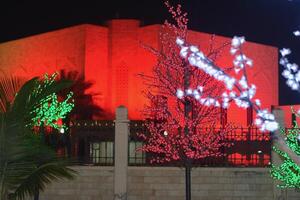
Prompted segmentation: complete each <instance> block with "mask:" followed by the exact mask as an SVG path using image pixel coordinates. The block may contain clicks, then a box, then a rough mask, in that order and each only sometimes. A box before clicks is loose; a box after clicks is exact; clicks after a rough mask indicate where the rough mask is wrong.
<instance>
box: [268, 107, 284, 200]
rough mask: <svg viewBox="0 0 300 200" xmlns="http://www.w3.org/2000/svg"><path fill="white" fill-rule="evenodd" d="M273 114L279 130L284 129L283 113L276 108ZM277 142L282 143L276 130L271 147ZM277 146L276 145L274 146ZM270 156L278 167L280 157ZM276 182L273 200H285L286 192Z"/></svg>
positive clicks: (273, 154) (273, 153)
mask: <svg viewBox="0 0 300 200" xmlns="http://www.w3.org/2000/svg"><path fill="white" fill-rule="evenodd" d="M272 112H273V114H274V116H275V119H276V121H277V122H278V123H279V126H280V128H284V112H283V110H281V109H280V108H276V109H274V110H273V111H272ZM278 141H280V142H282V138H281V137H280V131H279V130H277V131H276V132H275V133H274V137H273V145H274V144H276V143H278ZM276 146H278V144H276ZM279 146H282V144H280V143H279ZM271 154H272V156H271V157H272V163H273V164H275V165H278V164H280V163H281V162H282V160H281V159H280V157H279V156H278V155H277V154H276V153H275V152H274V151H272V152H271ZM276 185H277V183H276V181H274V183H273V199H275V200H286V190H285V189H280V188H278V187H277V186H276Z"/></svg>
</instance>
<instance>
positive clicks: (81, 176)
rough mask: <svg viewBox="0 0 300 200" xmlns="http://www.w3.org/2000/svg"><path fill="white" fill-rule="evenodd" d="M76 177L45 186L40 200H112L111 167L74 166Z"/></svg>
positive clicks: (112, 169)
mask: <svg viewBox="0 0 300 200" xmlns="http://www.w3.org/2000/svg"><path fill="white" fill-rule="evenodd" d="M73 169H74V170H76V171H77V172H78V176H77V177H76V179H75V180H72V181H60V182H56V183H53V184H50V185H49V186H47V189H46V191H45V192H44V193H42V194H41V195H40V200H110V199H113V198H112V197H113V193H114V192H113V181H114V180H113V171H114V168H113V167H93V166H78V167H77V166H76V167H73Z"/></svg>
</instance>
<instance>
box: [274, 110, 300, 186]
mask: <svg viewBox="0 0 300 200" xmlns="http://www.w3.org/2000/svg"><path fill="white" fill-rule="evenodd" d="M292 112H294V111H293V109H292ZM298 117H299V116H298ZM280 134H281V135H282V136H283V137H284V138H285V143H286V144H287V146H288V147H289V148H290V149H291V150H292V151H293V152H294V153H295V154H296V155H297V156H300V129H299V127H298V124H297V122H295V125H294V127H293V128H292V129H288V131H287V132H286V131H285V129H284V128H282V129H280ZM273 151H274V152H275V153H276V154H278V156H279V157H280V158H281V159H282V163H280V164H279V165H276V164H274V163H273V164H272V165H271V170H270V172H271V176H272V178H273V179H274V180H277V181H278V182H279V183H278V185H277V186H278V187H280V188H300V167H299V165H297V163H295V162H294V160H293V159H292V158H291V157H290V156H289V154H287V153H286V152H285V151H282V150H281V149H279V148H278V147H277V146H273Z"/></svg>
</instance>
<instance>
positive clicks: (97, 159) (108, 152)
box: [90, 142, 114, 165]
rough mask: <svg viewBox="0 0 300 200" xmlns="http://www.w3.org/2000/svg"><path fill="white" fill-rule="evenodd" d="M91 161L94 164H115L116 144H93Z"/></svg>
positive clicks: (91, 146)
mask: <svg viewBox="0 0 300 200" xmlns="http://www.w3.org/2000/svg"><path fill="white" fill-rule="evenodd" d="M90 159H91V162H92V163H93V164H99V165H103V164H104V165H112V164H113V163H114V143H113V142H91V143H90Z"/></svg>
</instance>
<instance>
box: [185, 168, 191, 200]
mask: <svg viewBox="0 0 300 200" xmlns="http://www.w3.org/2000/svg"><path fill="white" fill-rule="evenodd" d="M191 185H192V184H191V166H190V165H186V166H185V199H186V200H191V199H192V196H191Z"/></svg>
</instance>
